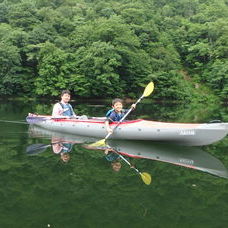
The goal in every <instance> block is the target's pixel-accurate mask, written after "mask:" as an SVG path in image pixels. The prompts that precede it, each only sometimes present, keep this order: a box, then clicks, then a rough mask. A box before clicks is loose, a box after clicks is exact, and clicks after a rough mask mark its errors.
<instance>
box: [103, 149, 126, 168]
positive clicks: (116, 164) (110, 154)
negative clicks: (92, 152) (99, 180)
mask: <svg viewBox="0 0 228 228" xmlns="http://www.w3.org/2000/svg"><path fill="white" fill-rule="evenodd" d="M104 153H105V154H106V156H105V158H106V160H107V161H109V162H111V166H112V169H113V170H114V171H116V172H118V171H120V169H121V167H122V165H121V163H120V156H119V154H117V153H116V152H114V151H113V150H112V149H110V148H109V149H106V150H105V151H104Z"/></svg>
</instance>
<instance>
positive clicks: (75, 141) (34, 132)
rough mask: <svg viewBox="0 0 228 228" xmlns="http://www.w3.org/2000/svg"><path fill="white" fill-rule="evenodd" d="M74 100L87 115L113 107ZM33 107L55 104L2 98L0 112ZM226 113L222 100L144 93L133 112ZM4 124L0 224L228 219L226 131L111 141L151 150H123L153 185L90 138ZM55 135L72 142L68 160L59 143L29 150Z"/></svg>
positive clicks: (201, 223)
mask: <svg viewBox="0 0 228 228" xmlns="http://www.w3.org/2000/svg"><path fill="white" fill-rule="evenodd" d="M75 106H76V107H77V109H78V114H87V115H89V116H102V115H103V113H104V112H105V111H106V110H107V104H106V105H103V104H102V103H101V102H95V101H93V102H89V103H88V102H87V103H85V102H81V103H78V104H75ZM28 112H37V113H50V112H51V107H50V105H49V104H48V103H45V102H44V103H33V102H27V103H22V102H1V103H0V119H1V120H7V121H24V119H25V117H26V115H27V113H28ZM227 113H228V109H227V108H226V107H221V106H211V107H210V106H208V105H203V104H200V105H199V104H198V105H191V106H190V105H189V106H188V105H172V106H171V105H167V104H153V103H152V102H151V101H146V103H144V104H140V105H138V107H137V110H136V111H135V112H134V113H133V114H132V116H131V117H132V118H134V117H144V118H150V119H154V120H161V121H164V120H167V121H180V122H204V121H210V120H213V119H221V120H223V121H228V115H227ZM0 129H1V131H0V161H1V162H0V183H1V188H0V191H1V194H0V210H1V213H0V227H4V228H5V227H6V228H7V227H10V228H12V227H13V228H14V227H56V228H57V227H59V228H62V227H64V228H65V227H66V228H68V227H70V228H71V227H162V228H163V227H213V228H214V227H226V226H227V222H228V216H227V215H228V204H227V202H228V179H225V178H222V177H219V176H222V175H225V171H226V168H228V151H227V146H228V137H226V138H225V139H224V140H222V141H220V142H218V143H216V144H213V145H210V146H204V147H200V148H192V147H188V148H186V147H181V146H175V145H173V146H171V145H164V144H163V145H160V144H157V143H140V142H133V143H129V142H124V141H123V142H113V144H112V145H113V147H115V148H116V149H117V150H119V151H121V152H124V153H132V154H133V155H137V156H142V157H143V156H146V157H147V158H150V159H139V158H138V159H136V158H129V157H127V156H125V157H126V158H128V159H129V161H131V163H133V164H134V165H135V166H136V167H137V168H138V169H139V170H140V171H142V172H147V173H149V174H151V176H152V183H151V185H149V186H147V185H145V184H144V183H143V181H142V180H141V178H140V176H139V175H138V174H137V173H136V172H135V171H134V170H133V169H130V168H129V166H128V165H127V164H126V163H124V162H123V161H121V166H122V167H121V169H120V171H119V172H115V171H113V169H112V167H111V163H110V162H109V161H107V159H106V158H105V154H104V151H102V150H88V149H86V148H84V147H82V144H81V143H83V142H84V140H88V139H84V138H78V137H73V136H68V135H61V134H56V133H50V132H47V131H42V129H39V128H30V129H29V126H28V125H27V124H23V123H18V124H16V123H9V122H2V121H0ZM55 140H56V141H58V140H65V141H66V142H67V144H65V147H68V148H69V151H70V152H69V156H70V158H69V161H68V162H63V161H62V160H61V157H60V155H59V154H56V153H54V152H56V151H57V149H58V148H53V147H47V148H46V149H44V150H40V151H39V150H36V151H35V153H34V154H29V153H28V152H26V149H28V148H29V147H28V146H30V145H32V144H38V143H39V144H46V145H48V144H50V143H51V142H54V141H55ZM70 144H71V145H70ZM69 146H72V148H70V147H69ZM53 149H54V152H53ZM154 159H155V160H154ZM161 160H162V161H163V162H162V161H161ZM164 161H166V162H164ZM172 163H176V164H177V163H179V164H182V165H187V166H195V168H198V169H203V170H204V171H206V172H202V171H199V170H195V169H191V168H186V167H183V166H178V165H174V164H172ZM208 172H210V173H214V174H216V175H217V176H215V175H211V174H210V173H208ZM218 175H219V176H218Z"/></svg>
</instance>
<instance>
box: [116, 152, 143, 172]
mask: <svg viewBox="0 0 228 228" xmlns="http://www.w3.org/2000/svg"><path fill="white" fill-rule="evenodd" d="M116 153H117V154H118V155H119V156H120V158H121V159H122V160H124V161H125V162H126V163H127V164H128V165H129V166H131V168H133V169H134V170H135V171H136V172H137V173H139V174H140V173H141V172H139V170H138V169H136V168H135V167H132V165H131V163H130V162H129V161H128V160H127V159H126V158H125V157H123V156H122V155H121V154H119V153H118V152H116Z"/></svg>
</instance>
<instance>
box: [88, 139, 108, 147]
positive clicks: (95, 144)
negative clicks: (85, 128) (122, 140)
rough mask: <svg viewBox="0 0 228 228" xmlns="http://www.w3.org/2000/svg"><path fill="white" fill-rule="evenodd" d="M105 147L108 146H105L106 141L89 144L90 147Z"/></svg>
mask: <svg viewBox="0 0 228 228" xmlns="http://www.w3.org/2000/svg"><path fill="white" fill-rule="evenodd" d="M105 145H106V144H105V139H102V140H99V141H97V142H95V143H92V144H89V145H88V146H89V147H103V146H105Z"/></svg>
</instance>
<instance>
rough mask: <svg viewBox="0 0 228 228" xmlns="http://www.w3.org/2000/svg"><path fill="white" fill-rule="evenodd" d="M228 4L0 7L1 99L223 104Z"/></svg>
mask: <svg viewBox="0 0 228 228" xmlns="http://www.w3.org/2000/svg"><path fill="white" fill-rule="evenodd" d="M227 15H228V0H115V1H114V0H0V95H1V97H20V96H22V97H23V96H25V97H35V98H37V97H44V96H50V97H52V96H53V97H55V96H58V95H59V93H60V91H61V90H62V89H69V90H71V92H72V94H73V95H74V96H76V97H78V98H104V97H110V98H111V97H115V96H119V97H132V98H135V97H136V96H138V94H139V93H140V91H142V88H143V87H144V86H145V85H146V84H147V83H148V82H149V81H151V80H152V81H153V82H154V83H155V92H154V98H157V99H161V100H178V101H184V102H190V101H192V100H196V99H201V100H206V99H210V98H211V97H216V98H218V99H219V100H220V101H222V102H226V101H228V58H227V57H228V17H227Z"/></svg>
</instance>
